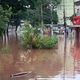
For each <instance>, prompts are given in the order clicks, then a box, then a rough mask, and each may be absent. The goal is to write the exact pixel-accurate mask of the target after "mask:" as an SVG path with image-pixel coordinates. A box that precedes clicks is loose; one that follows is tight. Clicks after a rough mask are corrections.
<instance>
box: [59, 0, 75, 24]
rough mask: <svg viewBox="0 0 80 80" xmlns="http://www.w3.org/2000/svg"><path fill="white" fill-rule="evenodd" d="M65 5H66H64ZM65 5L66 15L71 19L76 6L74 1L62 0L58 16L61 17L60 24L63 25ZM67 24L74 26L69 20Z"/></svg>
mask: <svg viewBox="0 0 80 80" xmlns="http://www.w3.org/2000/svg"><path fill="white" fill-rule="evenodd" d="M64 3H65V4H64ZM64 5H65V15H66V17H70V16H72V15H73V13H74V5H73V0H62V2H61V4H60V5H58V7H57V14H58V17H59V24H63V23H64V21H63V9H64ZM67 24H69V25H70V24H72V23H71V22H70V21H68V20H67Z"/></svg>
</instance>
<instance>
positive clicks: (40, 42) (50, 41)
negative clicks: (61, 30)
mask: <svg viewBox="0 0 80 80" xmlns="http://www.w3.org/2000/svg"><path fill="white" fill-rule="evenodd" d="M57 43H58V39H57V37H43V38H37V40H36V44H34V48H44V49H50V48H53V47H55V46H56V44H57Z"/></svg>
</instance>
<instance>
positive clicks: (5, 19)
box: [0, 5, 11, 35]
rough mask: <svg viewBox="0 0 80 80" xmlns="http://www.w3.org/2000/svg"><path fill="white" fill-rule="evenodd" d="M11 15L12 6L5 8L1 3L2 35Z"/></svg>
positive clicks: (0, 31) (0, 29)
mask: <svg viewBox="0 0 80 80" xmlns="http://www.w3.org/2000/svg"><path fill="white" fill-rule="evenodd" d="M10 16H11V8H9V9H8V10H7V9H6V10H4V9H3V8H2V6H1V5H0V35H2V33H3V32H4V30H5V29H6V25H7V23H8V22H9V18H10Z"/></svg>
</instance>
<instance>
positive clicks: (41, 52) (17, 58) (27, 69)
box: [0, 35, 63, 80]
mask: <svg viewBox="0 0 80 80" xmlns="http://www.w3.org/2000/svg"><path fill="white" fill-rule="evenodd" d="M62 68H63V65H62V59H61V57H60V55H59V54H58V48H56V49H26V50H24V49H23V48H22V47H21V44H20V42H19V40H18V39H17V38H16V36H15V35H12V36H9V40H8V45H7V46H6V45H5V44H3V42H2V40H0V80H11V79H12V78H15V80H28V79H30V78H36V77H43V78H45V77H46V78H48V77H50V76H55V75H58V74H59V73H60V72H61V70H62ZM18 73H19V74H22V73H23V74H22V75H17V76H14V75H15V74H18ZM24 73H27V74H28V75H27V74H24Z"/></svg>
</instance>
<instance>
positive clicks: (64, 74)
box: [63, 0, 67, 80]
mask: <svg viewBox="0 0 80 80" xmlns="http://www.w3.org/2000/svg"><path fill="white" fill-rule="evenodd" d="M63 20H64V29H65V33H64V37H65V39H64V72H63V79H64V80H65V77H66V45H67V33H66V27H67V25H66V11H65V0H63Z"/></svg>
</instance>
